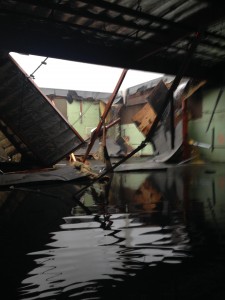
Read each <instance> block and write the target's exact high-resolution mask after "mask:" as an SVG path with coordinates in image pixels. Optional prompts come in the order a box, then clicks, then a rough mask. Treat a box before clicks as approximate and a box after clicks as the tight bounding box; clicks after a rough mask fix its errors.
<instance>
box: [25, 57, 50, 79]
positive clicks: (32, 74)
mask: <svg viewBox="0 0 225 300" xmlns="http://www.w3.org/2000/svg"><path fill="white" fill-rule="evenodd" d="M47 59H48V57H46V58H45V59H44V60H43V61H42V62H41V63H40V65H39V66H38V67H37V68H36V69H35V70H34V72H33V73H31V74H30V76H29V77H31V78H32V79H35V77H34V73H36V72H37V70H38V69H40V67H41V66H42V65H47V63H46V60H47Z"/></svg>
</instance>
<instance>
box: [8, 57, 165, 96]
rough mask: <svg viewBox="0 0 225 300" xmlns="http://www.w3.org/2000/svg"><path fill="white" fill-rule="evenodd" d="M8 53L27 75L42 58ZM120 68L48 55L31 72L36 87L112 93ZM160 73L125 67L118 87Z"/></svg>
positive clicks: (139, 81)
mask: <svg viewBox="0 0 225 300" xmlns="http://www.w3.org/2000/svg"><path fill="white" fill-rule="evenodd" d="M10 55H11V56H12V57H13V58H14V59H15V61H16V62H17V63H18V64H19V65H20V67H21V68H22V69H23V70H24V71H25V72H26V73H27V74H28V75H30V74H32V73H33V72H34V71H35V70H36V69H37V67H38V66H39V65H40V64H41V62H43V61H44V60H45V58H46V57H42V56H35V55H23V54H18V53H14V52H11V53H10ZM122 70H123V69H120V68H114V67H108V66H100V65H94V64H87V63H80V62H74V61H68V60H61V59H54V58H48V59H47V60H46V65H45V64H42V66H41V67H40V68H39V69H38V70H37V71H36V72H35V73H34V77H35V79H34V82H35V83H36V84H37V86H38V87H39V88H54V89H65V90H80V91H92V92H108V93H111V92H113V90H114V88H115V86H116V84H117V82H118V80H119V78H120V75H121V73H122ZM162 75H163V74H159V73H152V72H143V71H135V70H128V72H127V74H126V76H125V78H124V80H123V83H122V85H121V87H120V90H126V89H127V88H129V87H132V86H135V85H138V84H141V83H144V82H147V81H150V80H152V79H154V78H158V77H161V76H162Z"/></svg>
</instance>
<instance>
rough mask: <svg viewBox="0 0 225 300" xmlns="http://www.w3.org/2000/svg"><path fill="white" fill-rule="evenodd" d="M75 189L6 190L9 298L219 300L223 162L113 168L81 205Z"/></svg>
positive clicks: (3, 229)
mask: <svg viewBox="0 0 225 300" xmlns="http://www.w3.org/2000/svg"><path fill="white" fill-rule="evenodd" d="M79 189H80V186H77V185H72V184H63V185H60V186H50V187H49V186H40V187H38V188H37V187H35V188H31V187H29V188H24V189H23V188H18V189H14V190H7V191H2V192H1V194H0V199H2V200H1V203H2V209H1V211H0V213H1V214H0V217H1V219H0V221H1V223H0V224H1V241H2V245H4V247H3V249H2V255H1V260H2V263H3V270H2V274H3V275H4V276H5V282H6V286H7V284H8V285H9V286H10V285H11V286H13V288H14V290H11V291H10V292H9V291H8V295H9V299H40V298H43V299H67V298H71V299H115V298H117V299H152V297H157V299H181V298H182V299H188V298H190V297H192V298H194V299H203V298H204V297H206V295H207V296H211V297H212V299H222V298H223V296H224V295H225V289H224V286H223V280H222V278H223V276H224V275H225V272H224V268H223V263H224V258H225V252H224V241H225V239H224V238H225V236H224V233H225V227H224V225H225V203H224V195H225V193H224V189H225V170H224V168H223V166H216V165H213V166H210V167H209V166H192V167H188V166H183V167H176V168H169V169H167V170H163V171H162V170H161V171H153V172H150V171H149V172H145V173H143V172H136V173H131V172H129V173H115V174H113V176H112V178H111V181H110V182H108V183H95V185H94V186H93V187H92V188H89V189H88V190H87V191H86V192H85V194H84V195H82V197H81V198H80V202H78V201H76V200H75V198H74V196H76V195H77V191H78V190H79ZM15 256H16V258H17V259H19V261H20V262H22V263H18V261H17V260H16V259H15V258H12V257H15ZM9 268H10V271H9ZM12 272H14V273H12ZM12 274H13V277H12ZM12 295H13V298H12ZM10 297H11V298H10ZM153 299H155V298H153Z"/></svg>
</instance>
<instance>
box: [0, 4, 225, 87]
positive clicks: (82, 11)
mask: <svg viewBox="0 0 225 300" xmlns="http://www.w3.org/2000/svg"><path fill="white" fill-rule="evenodd" d="M0 37H1V38H0V39H1V40H0V48H1V49H2V50H4V51H7V52H10V51H14V52H21V53H27V54H34V55H41V56H49V57H54V58H61V59H66V60H73V61H81V62H87V63H95V64H101V65H109V66H114V67H122V68H126V69H136V70H144V71H153V72H159V73H164V74H169V75H175V74H176V73H177V72H178V70H179V66H180V65H181V63H182V62H183V61H184V60H185V55H186V53H187V51H188V49H189V45H190V43H191V42H192V40H193V39H196V38H198V39H199V44H198V47H197V49H196V51H195V53H194V54H193V57H192V61H191V63H190V65H189V67H188V68H187V70H186V72H185V74H184V75H185V76H187V77H194V78H198V79H207V80H210V81H214V82H219V81H220V82H221V81H223V78H224V77H223V76H224V70H225V59H224V58H225V50H224V49H225V47H224V46H225V3H223V2H222V1H210V0H202V1H199V0H192V1H187V0H168V1H165V0H120V1H118V0H110V1H103V0H77V1H69V0H61V1H53V0H48V1H46V0H38V1H37V0H29V1H28V0H20V1H16V0H10V1H9V0H8V1H7V0H3V1H1V2H0ZM199 37H201V38H199Z"/></svg>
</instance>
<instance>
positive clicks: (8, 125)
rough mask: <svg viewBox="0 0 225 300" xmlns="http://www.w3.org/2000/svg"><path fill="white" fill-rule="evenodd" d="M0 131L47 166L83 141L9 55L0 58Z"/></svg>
mask: <svg viewBox="0 0 225 300" xmlns="http://www.w3.org/2000/svg"><path fill="white" fill-rule="evenodd" d="M0 82H1V85H0V121H1V127H2V128H1V130H2V131H3V132H4V134H5V135H6V136H7V138H8V140H10V142H11V143H12V144H13V145H14V147H15V148H16V149H17V151H18V152H20V153H21V154H22V156H23V157H24V158H25V159H27V160H31V161H35V162H36V163H38V164H39V165H42V166H50V165H52V164H54V163H56V162H58V161H59V160H60V159H62V158H64V157H65V156H66V155H67V154H69V153H71V152H72V151H74V150H75V149H76V148H77V147H78V146H79V145H80V144H81V142H83V139H82V138H81V137H80V135H79V134H78V133H77V132H76V131H75V130H74V129H73V128H72V127H71V126H70V125H69V124H68V122H67V121H66V120H65V119H64V117H63V116H62V115H61V114H60V113H59V112H58V111H57V109H56V108H55V107H54V106H53V105H52V104H51V103H50V101H49V100H48V99H47V98H46V97H45V96H44V95H43V94H42V93H41V91H40V90H39V89H38V87H37V86H36V85H35V84H34V83H33V81H32V80H31V79H30V78H29V77H28V76H27V74H26V73H24V72H23V70H22V69H20V68H19V66H18V65H17V64H16V63H15V61H14V60H13V59H12V58H11V57H10V56H4V57H1V58H0Z"/></svg>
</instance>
